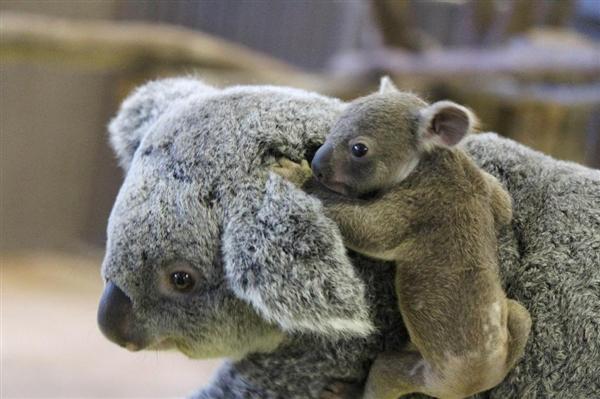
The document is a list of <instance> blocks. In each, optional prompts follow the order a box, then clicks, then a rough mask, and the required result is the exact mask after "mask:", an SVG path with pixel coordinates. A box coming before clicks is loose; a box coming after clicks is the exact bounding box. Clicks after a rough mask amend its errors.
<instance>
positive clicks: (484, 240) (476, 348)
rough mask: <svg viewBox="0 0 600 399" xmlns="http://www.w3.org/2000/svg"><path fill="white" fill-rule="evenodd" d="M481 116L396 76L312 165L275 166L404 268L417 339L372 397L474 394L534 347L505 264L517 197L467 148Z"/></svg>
mask: <svg viewBox="0 0 600 399" xmlns="http://www.w3.org/2000/svg"><path fill="white" fill-rule="evenodd" d="M474 123H475V118H474V116H473V115H472V113H471V112H470V111H469V110H468V109H466V108H465V107H463V106H460V105H458V104H455V103H453V102H449V101H440V102H437V103H434V104H432V105H428V104H427V103H426V102H424V101H423V100H421V99H420V98H418V97H417V96H415V95H413V94H410V93H405V92H400V91H398V90H397V89H396V88H395V87H393V85H392V84H391V82H389V81H384V82H383V83H382V89H381V90H380V92H379V93H376V94H372V95H369V96H366V97H363V98H360V99H358V100H356V101H353V102H352V103H351V104H349V106H348V108H347V109H346V110H345V112H344V113H343V114H342V115H341V117H340V118H339V120H338V121H337V122H336V123H335V125H334V126H333V128H332V130H331V132H330V134H329V136H328V137H327V140H326V142H325V144H323V146H322V147H321V148H320V149H319V150H318V151H317V153H316V155H315V157H314V159H313V161H312V173H311V169H310V167H309V165H308V163H307V162H306V161H303V163H302V164H297V163H293V162H291V161H289V160H281V161H280V163H279V166H277V167H275V168H274V169H275V171H276V172H277V173H279V174H280V175H282V176H284V177H286V178H288V179H289V180H291V181H292V182H293V183H295V184H297V185H298V186H299V187H302V188H304V189H305V190H307V191H308V192H311V193H313V194H315V195H317V196H318V197H319V198H320V199H321V200H322V202H323V204H324V207H325V211H326V213H327V214H328V215H329V216H330V217H331V218H332V219H333V220H334V221H335V222H337V224H338V225H339V228H340V231H341V233H342V236H343V237H344V240H345V243H346V245H347V246H348V247H349V248H351V249H352V250H354V251H356V252H359V253H361V254H364V255H367V256H371V257H373V258H377V259H383V260H391V261H394V262H395V263H396V265H397V271H396V281H395V284H396V292H397V295H398V302H399V308H400V312H401V314H402V318H403V321H404V324H405V325H406V328H407V330H408V333H409V335H410V343H409V345H408V346H407V347H406V348H404V349H403V350H402V351H400V352H395V353H389V352H384V353H381V354H380V355H379V356H378V357H377V358H376V359H375V361H374V363H373V365H372V368H371V371H370V373H369V377H368V379H367V382H366V386H365V392H364V396H363V397H364V398H367V399H374V398H377V399H395V398H397V397H398V396H401V395H405V394H408V393H413V392H419V393H424V394H427V395H430V396H434V397H439V398H463V397H467V396H470V395H473V394H475V393H477V392H481V391H485V390H487V389H490V388H492V387H494V386H495V385H497V384H499V383H500V382H501V381H502V380H503V379H504V378H505V376H506V375H507V373H508V372H509V371H510V369H511V368H512V367H513V366H514V365H515V363H516V362H517V361H518V360H519V358H520V357H521V356H522V354H523V352H524V348H525V344H526V342H527V338H528V335H529V331H530V328H531V319H530V316H529V313H528V312H527V310H526V309H525V308H524V307H523V306H522V305H520V304H519V303H518V302H516V301H513V300H510V299H507V298H506V295H505V293H504V291H503V289H502V286H501V284H500V278H499V271H498V259H497V258H498V256H497V252H498V248H497V246H498V244H497V229H498V228H499V227H501V226H502V225H506V224H508V223H509V222H510V220H511V217H512V210H511V200H510V197H509V195H508V193H507V192H506V191H504V189H503V188H502V186H501V185H500V183H499V182H498V181H497V180H496V179H495V178H494V177H492V176H491V175H489V174H487V173H486V172H484V171H483V170H481V169H479V168H478V167H477V166H476V165H475V163H474V162H473V161H472V160H471V159H470V158H469V157H468V156H467V154H466V153H465V152H464V151H463V150H461V149H460V148H457V147H456V144H458V143H459V142H460V141H461V139H462V138H463V137H464V136H465V135H466V134H467V133H468V132H469V131H470V130H471V129H472V127H473V125H474ZM313 176H314V179H313ZM315 180H316V181H315ZM319 185H321V186H325V187H326V188H328V189H329V190H325V189H319V188H318V186H319Z"/></svg>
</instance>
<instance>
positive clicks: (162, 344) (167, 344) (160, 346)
mask: <svg viewBox="0 0 600 399" xmlns="http://www.w3.org/2000/svg"><path fill="white" fill-rule="evenodd" d="M176 347H177V344H176V343H175V341H174V340H173V339H172V338H163V339H159V340H158V341H156V342H155V343H153V344H151V345H149V346H148V349H151V350H159V351H164V350H169V349H175V348H176Z"/></svg>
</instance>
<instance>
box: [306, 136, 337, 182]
mask: <svg viewBox="0 0 600 399" xmlns="http://www.w3.org/2000/svg"><path fill="white" fill-rule="evenodd" d="M332 152H333V151H332V148H331V145H329V144H327V143H325V144H323V145H322V146H321V147H320V148H319V149H318V150H317V152H316V153H315V156H314V158H313V160H312V162H311V165H310V166H311V168H312V171H313V175H314V176H315V177H316V178H317V179H318V180H322V179H323V178H324V177H325V170H326V168H327V165H328V164H329V160H330V158H331V153H332Z"/></svg>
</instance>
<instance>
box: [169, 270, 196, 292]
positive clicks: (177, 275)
mask: <svg viewBox="0 0 600 399" xmlns="http://www.w3.org/2000/svg"><path fill="white" fill-rule="evenodd" d="M171 284H173V287H175V289H176V290H177V291H181V292H187V291H189V290H191V289H192V288H194V278H193V277H192V276H191V275H190V274H189V273H187V272H174V273H171Z"/></svg>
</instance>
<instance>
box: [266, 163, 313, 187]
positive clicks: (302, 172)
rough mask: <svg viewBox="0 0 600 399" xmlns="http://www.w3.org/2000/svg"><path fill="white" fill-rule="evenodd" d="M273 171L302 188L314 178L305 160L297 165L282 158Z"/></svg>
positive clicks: (272, 168)
mask: <svg viewBox="0 0 600 399" xmlns="http://www.w3.org/2000/svg"><path fill="white" fill-rule="evenodd" d="M271 170H272V171H273V172H275V173H277V174H278V175H279V176H281V177H283V178H284V179H286V180H289V181H290V182H292V183H293V184H295V185H296V186H298V187H302V186H303V185H304V183H306V182H307V181H308V180H310V179H311V178H312V169H311V168H310V164H309V163H308V161H306V160H305V159H303V160H302V161H301V162H300V163H297V162H294V161H290V160H289V159H287V158H280V159H279V160H278V161H277V164H275V165H273V166H272V167H271Z"/></svg>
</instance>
